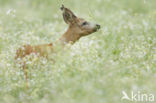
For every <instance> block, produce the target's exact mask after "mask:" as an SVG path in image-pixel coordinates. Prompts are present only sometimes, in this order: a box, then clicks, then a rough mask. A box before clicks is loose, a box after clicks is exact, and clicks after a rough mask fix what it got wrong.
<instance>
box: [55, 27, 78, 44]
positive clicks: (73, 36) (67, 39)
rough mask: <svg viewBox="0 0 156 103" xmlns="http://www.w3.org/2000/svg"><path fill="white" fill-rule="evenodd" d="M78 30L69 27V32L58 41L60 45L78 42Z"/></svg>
mask: <svg viewBox="0 0 156 103" xmlns="http://www.w3.org/2000/svg"><path fill="white" fill-rule="evenodd" d="M75 32H76V30H75V29H73V28H72V27H69V28H68V30H67V31H66V32H65V33H64V34H63V35H62V36H61V38H60V39H59V40H58V41H59V43H60V44H62V45H65V44H69V43H72V44H74V43H75V42H76V41H78V40H79V39H80V36H79V34H77V33H75Z"/></svg>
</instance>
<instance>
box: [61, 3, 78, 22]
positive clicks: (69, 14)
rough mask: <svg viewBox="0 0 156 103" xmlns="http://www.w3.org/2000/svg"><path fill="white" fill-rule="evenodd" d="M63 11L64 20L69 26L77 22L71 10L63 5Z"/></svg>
mask: <svg viewBox="0 0 156 103" xmlns="http://www.w3.org/2000/svg"><path fill="white" fill-rule="evenodd" d="M61 10H62V11H63V19H64V21H65V22H66V23H67V24H71V23H73V22H75V21H76V18H77V17H76V16H75V15H74V13H73V12H72V11H71V10H70V9H68V8H65V7H64V5H62V7H61Z"/></svg>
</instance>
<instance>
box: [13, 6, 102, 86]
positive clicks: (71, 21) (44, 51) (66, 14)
mask: <svg viewBox="0 0 156 103" xmlns="http://www.w3.org/2000/svg"><path fill="white" fill-rule="evenodd" d="M61 10H62V11H63V18H64V21H65V22H66V23H67V24H68V25H69V28H68V30H67V31H66V32H65V33H64V34H63V35H62V37H61V38H60V39H59V40H58V41H57V42H56V43H55V44H59V45H62V46H64V45H65V44H67V43H75V42H76V41H77V40H79V39H80V38H81V37H83V36H86V35H89V34H91V33H93V32H96V31H97V30H98V29H100V25H98V24H96V25H92V24H91V23H89V22H87V21H85V20H84V19H82V18H78V17H76V16H75V15H74V13H73V12H72V11H71V10H70V9H68V8H65V7H64V6H62V7H61ZM85 22H86V23H85ZM53 52H54V51H53V45H52V43H51V44H41V45H35V46H31V45H24V46H23V47H21V48H19V49H18V50H17V52H16V56H15V59H18V58H20V59H21V61H22V59H23V58H24V57H26V56H28V55H30V54H32V53H34V54H37V55H39V56H43V57H46V58H48V56H49V54H51V53H53ZM22 67H23V69H24V73H25V78H26V87H28V72H27V67H26V61H23V63H22Z"/></svg>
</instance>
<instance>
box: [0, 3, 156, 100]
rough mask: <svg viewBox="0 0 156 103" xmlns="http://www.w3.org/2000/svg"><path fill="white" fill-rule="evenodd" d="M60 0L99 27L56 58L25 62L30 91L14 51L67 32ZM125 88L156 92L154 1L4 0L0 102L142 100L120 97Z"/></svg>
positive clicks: (0, 14)
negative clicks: (27, 69) (15, 58)
mask: <svg viewBox="0 0 156 103" xmlns="http://www.w3.org/2000/svg"><path fill="white" fill-rule="evenodd" d="M62 3H63V4H64V5H65V6H67V7H68V8H70V9H71V10H73V11H74V13H76V15H77V16H80V17H83V18H85V19H87V20H88V21H93V22H95V23H99V24H100V25H101V30H100V31H98V32H96V33H94V34H92V35H89V36H86V37H83V38H81V39H80V40H79V41H78V42H76V43H75V44H74V45H72V46H71V47H70V48H68V49H67V50H65V51H63V52H59V53H57V55H54V57H55V63H53V62H52V61H47V60H46V59H43V60H37V58H35V60H34V61H33V62H28V66H29V76H30V78H29V86H30V88H29V90H26V89H25V80H24V73H23V70H22V69H21V68H19V67H18V66H16V63H15V60H14V57H15V52H16V50H17V49H18V48H19V47H21V46H22V45H24V44H31V45H36V44H45V43H53V42H55V41H56V40H57V39H58V38H59V37H60V36H61V35H62V34H63V33H64V32H65V30H66V29H67V25H66V24H65V23H64V21H63V18H62V13H61V11H60V6H61V5H62ZM123 91H125V92H126V93H127V94H128V95H131V91H133V92H135V93H138V91H140V92H141V93H146V94H153V95H155V96H156V0H64V1H61V0H0V103H137V101H129V100H121V97H122V96H123V94H122V92H123ZM155 101H156V98H155ZM139 103H152V102H149V101H142V102H139ZM153 103H155V102H153Z"/></svg>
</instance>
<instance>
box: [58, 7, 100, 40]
mask: <svg viewBox="0 0 156 103" xmlns="http://www.w3.org/2000/svg"><path fill="white" fill-rule="evenodd" d="M61 10H62V12H63V13H62V14H63V19H64V21H65V23H67V24H68V25H69V27H68V30H67V32H66V33H65V34H64V35H63V36H62V37H61V38H60V40H61V41H63V42H64V43H68V42H72V43H74V42H75V41H77V40H79V39H80V38H81V37H83V36H86V35H89V34H91V33H94V32H96V31H97V30H99V29H100V25H99V24H93V23H90V22H88V21H86V20H85V19H83V18H79V17H77V16H76V15H75V14H74V13H73V12H72V11H71V10H70V9H68V8H66V7H64V5H62V7H61Z"/></svg>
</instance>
